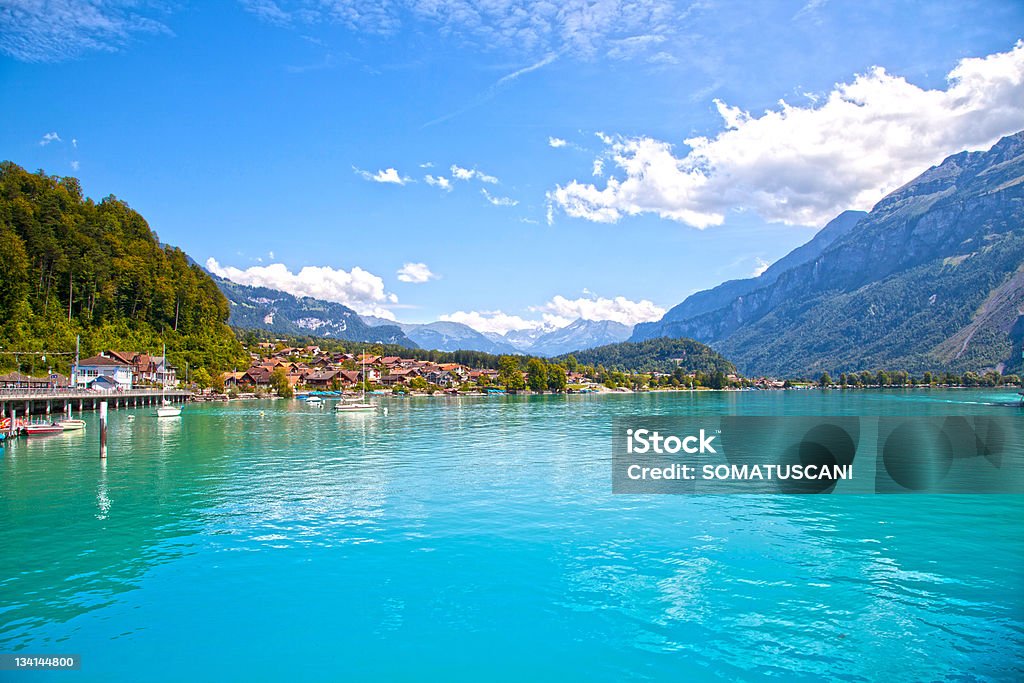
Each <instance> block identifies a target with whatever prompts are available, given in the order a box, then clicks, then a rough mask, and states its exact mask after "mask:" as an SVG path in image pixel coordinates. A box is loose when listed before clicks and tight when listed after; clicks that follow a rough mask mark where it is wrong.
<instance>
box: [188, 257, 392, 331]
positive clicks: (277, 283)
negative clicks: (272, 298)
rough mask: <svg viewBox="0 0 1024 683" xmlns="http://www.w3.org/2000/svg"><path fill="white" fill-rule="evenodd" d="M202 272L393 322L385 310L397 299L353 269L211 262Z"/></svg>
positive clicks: (374, 279)
mask: <svg viewBox="0 0 1024 683" xmlns="http://www.w3.org/2000/svg"><path fill="white" fill-rule="evenodd" d="M206 269H207V270H209V271H210V272H211V273H213V274H214V275H218V276H220V277H222V278H226V279H228V280H231V281H232V282H237V283H239V284H242V285H250V286H253V287H270V288H271V289H277V290H280V291H282V292H288V293H289V294H293V295H295V296H311V297H315V298H317V299H324V300H325V301H334V302H336V303H339V304H344V305H345V306H348V307H349V308H351V309H353V310H355V312H356V313H359V314H363V315H375V316H377V317H380V318H387V319H388V320H394V319H395V314H394V313H392V312H391V311H390V310H389V308H388V307H389V306H391V305H394V304H397V303H398V297H397V296H395V295H394V294H391V293H390V292H387V291H386V290H385V289H384V280H382V279H381V278H380V277H378V276H377V275H374V274H373V273H371V272H369V271H366V270H363V269H362V268H360V267H358V266H356V267H354V268H352V270H350V271H346V270H342V269H340V268H331V267H330V266H305V267H303V268H302V270H300V271H299V272H297V273H293V272H292V271H290V270H289V269H288V267H287V266H285V265H284V264H283V263H271V264H269V265H266V266H251V267H249V268H246V269H244V270H242V269H240V268H235V267H233V266H222V265H221V264H219V263H218V262H217V260H216V259H214V258H209V259H207V260H206Z"/></svg>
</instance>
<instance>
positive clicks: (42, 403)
mask: <svg viewBox="0 0 1024 683" xmlns="http://www.w3.org/2000/svg"><path fill="white" fill-rule="evenodd" d="M162 395H163V397H164V398H166V399H167V400H168V401H170V402H172V403H184V402H186V401H188V400H189V398H190V397H191V396H192V394H191V392H188V391H185V390H183V389H168V390H167V391H166V392H163V394H162ZM160 400H161V391H160V390H159V389H132V390H131V391H111V392H109V393H104V392H99V391H86V390H84V389H41V388H40V389H18V388H5V389H0V418H4V417H7V416H9V415H10V414H11V411H12V410H15V411H17V413H18V416H19V417H27V416H29V415H49V414H50V413H57V414H60V413H64V412H67V410H68V406H71V410H72V411H75V412H81V411H83V410H96V409H98V408H99V405H100V401H106V402H107V405H108V406H110V409H111V410H121V409H124V408H140V407H144V406H155V405H159V404H160Z"/></svg>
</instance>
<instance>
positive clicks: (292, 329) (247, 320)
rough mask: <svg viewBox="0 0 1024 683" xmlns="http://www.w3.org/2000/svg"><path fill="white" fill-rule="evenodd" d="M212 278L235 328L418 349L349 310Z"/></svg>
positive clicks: (391, 326)
mask: <svg viewBox="0 0 1024 683" xmlns="http://www.w3.org/2000/svg"><path fill="white" fill-rule="evenodd" d="M211 277H212V278H213V279H214V281H215V282H216V283H217V286H218V287H219V288H220V291H221V292H223V293H224V296H226V297H227V299H228V302H229V304H230V306H231V316H230V318H229V319H228V323H229V324H231V325H232V326H234V327H240V328H243V329H260V330H269V331H271V332H278V333H281V334H302V335H311V336H315V337H327V338H330V339H346V340H348V341H360V342H380V343H384V344H400V345H401V346H406V347H408V348H413V349H414V348H419V347H418V346H417V345H416V343H415V342H413V341H412V340H411V339H409V338H408V337H407V336H406V335H405V333H404V332H402V330H401V328H399V327H398V326H397V325H396V324H394V323H391V324H388V325H380V326H371V325H367V324H366V323H365V322H363V319H362V318H360V317H359V314H357V313H356V312H355V311H353V310H352V309H351V308H349V307H348V306H344V305H342V304H338V303H334V302H331V301H323V300H320V299H314V298H312V297H297V296H293V295H291V294H288V293H287V292H281V291H278V290H276V289H269V288H267V287H250V286H248V285H240V284H238V283H236V282H231V281H230V280H226V279H224V278H221V277H217V276H216V275H211Z"/></svg>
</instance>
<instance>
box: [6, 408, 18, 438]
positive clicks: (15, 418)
mask: <svg viewBox="0 0 1024 683" xmlns="http://www.w3.org/2000/svg"><path fill="white" fill-rule="evenodd" d="M17 422H18V409H17V408H15V407H14V405H13V404H12V405H11V424H10V426H9V427H8V428H7V433H8V434H9V435H10V436H14V432H15V426H14V425H15V424H17Z"/></svg>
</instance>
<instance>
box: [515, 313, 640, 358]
mask: <svg viewBox="0 0 1024 683" xmlns="http://www.w3.org/2000/svg"><path fill="white" fill-rule="evenodd" d="M632 331H633V328H631V327H630V326H628V325H623V324H622V323H617V322H614V321H611V320H583V319H582V318H580V319H579V320H576V321H574V322H572V323H570V324H569V325H567V326H565V327H562V328H559V329H557V330H553V331H551V332H548V333H547V334H544V335H541V336H540V337H538V338H537V339H536V340H535V341H534V342H533V343H532V344H531V345H530V346H529V347H527V349H526V352H527V353H529V354H531V355H534V356H557V355H559V354H562V353H568V352H570V351H579V350H581V349H592V348H594V347H597V346H605V345H607V344H616V343H618V342H624V341H626V340H627V339H629V335H630V334H631V333H632Z"/></svg>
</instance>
